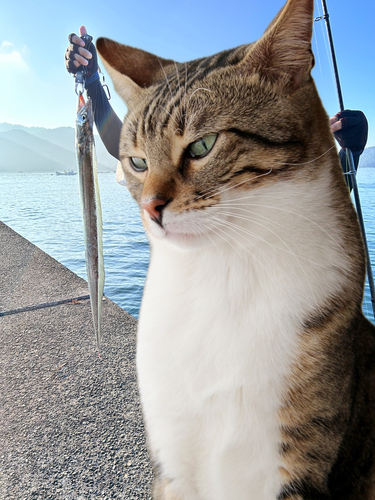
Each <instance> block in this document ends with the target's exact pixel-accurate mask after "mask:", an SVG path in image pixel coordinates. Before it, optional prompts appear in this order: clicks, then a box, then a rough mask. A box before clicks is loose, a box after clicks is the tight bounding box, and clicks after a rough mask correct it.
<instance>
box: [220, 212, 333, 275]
mask: <svg viewBox="0 0 375 500" xmlns="http://www.w3.org/2000/svg"><path fill="white" fill-rule="evenodd" d="M220 214H222V215H228V216H230V217H233V218H236V219H240V220H247V221H250V222H251V223H252V224H255V225H257V226H260V227H261V228H263V229H266V230H267V231H269V232H270V233H271V234H272V235H273V236H275V237H276V238H277V239H278V240H280V241H281V243H283V245H285V247H286V248H282V247H279V246H278V245H274V244H273V243H271V242H269V241H267V240H266V239H264V238H262V237H260V236H259V235H257V234H256V233H252V232H251V231H249V230H248V229H245V228H242V227H241V226H237V225H236V227H238V228H239V229H241V230H242V231H244V232H246V233H247V234H249V235H250V236H253V237H255V238H257V239H258V240H260V241H263V242H264V243H266V244H268V245H270V246H272V247H273V248H276V249H277V250H280V251H282V252H285V253H288V254H290V255H293V256H294V257H296V259H303V260H306V261H307V262H310V263H312V264H315V265H317V266H321V267H324V266H323V265H322V264H321V263H319V262H314V261H313V260H311V259H310V258H308V257H302V256H297V255H296V253H295V252H293V250H292V249H291V248H290V246H289V245H288V244H287V243H286V241H285V240H283V239H282V238H281V236H279V235H278V234H277V233H275V231H273V230H272V229H271V228H270V227H268V226H267V225H265V224H262V223H260V222H258V221H257V220H256V215H254V218H252V217H248V216H241V215H238V214H235V213H233V212H225V211H220ZM279 226H280V225H279Z"/></svg>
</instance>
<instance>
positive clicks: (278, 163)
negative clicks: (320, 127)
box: [276, 145, 336, 165]
mask: <svg viewBox="0 0 375 500" xmlns="http://www.w3.org/2000/svg"><path fill="white" fill-rule="evenodd" d="M334 148H336V145H333V146H332V147H331V148H329V149H327V151H326V152H325V153H323V154H321V155H320V156H317V157H316V158H314V159H313V160H309V161H305V162H302V163H284V162H276V163H277V165H308V164H309V163H314V161H316V160H319V159H320V158H322V157H323V156H325V155H326V154H328V153H329V152H330V151H332V149H334Z"/></svg>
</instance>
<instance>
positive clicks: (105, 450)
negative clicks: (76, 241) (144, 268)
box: [0, 222, 152, 500]
mask: <svg viewBox="0 0 375 500" xmlns="http://www.w3.org/2000/svg"><path fill="white" fill-rule="evenodd" d="M87 296H88V287H87V283H86V282H85V281H84V280H83V279H81V278H79V277H78V276H77V275H75V274H74V273H72V272H71V271H69V270H68V269H67V268H66V267H64V266H63V265H61V264H60V263H58V262H57V261H55V260H54V259H53V258H51V257H50V256H48V255H47V254H45V253H44V252H42V251H41V250H40V249H39V248H37V247H36V246H35V245H33V244H31V243H30V242H29V241H27V240H25V239H24V238H22V237H21V236H20V235H19V234H17V233H15V232H14V231H13V230H12V229H10V228H9V227H8V226H6V225H5V224H3V223H1V222H0V499H1V500H21V499H22V500H29V499H42V500H54V499H63V500H68V499H69V500H70V499H72V500H89V499H112V498H113V499H126V500H133V499H146V500H147V499H149V498H150V485H151V481H152V471H151V465H150V462H149V459H148V456H147V452H146V449H145V435H144V427H143V422H142V414H141V408H140V403H139V396H138V391H137V381H136V373H135V332H136V320H135V319H134V318H133V317H132V316H130V315H129V314H127V313H126V312H125V311H123V310H122V309H121V308H120V307H118V306H117V305H116V304H114V303H113V302H111V301H110V300H109V299H107V298H105V299H104V301H103V313H102V318H103V319H102V331H103V341H102V348H101V352H100V356H101V357H100V358H99V357H98V352H97V347H96V340H95V337H94V331H93V326H92V318H91V309H90V302H89V300H88V298H87Z"/></svg>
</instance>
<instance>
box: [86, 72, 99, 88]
mask: <svg viewBox="0 0 375 500" xmlns="http://www.w3.org/2000/svg"><path fill="white" fill-rule="evenodd" d="M96 80H99V73H98V71H95V73H93V74H92V75H90V76H89V77H88V78H86V82H85V83H86V85H90V83H93V82H95V81H96Z"/></svg>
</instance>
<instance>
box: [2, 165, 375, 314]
mask: <svg viewBox="0 0 375 500" xmlns="http://www.w3.org/2000/svg"><path fill="white" fill-rule="evenodd" d="M357 179H358V184H359V189H360V198H361V204H362V211H363V216H364V220H365V225H366V232H367V240H368V243H369V248H370V255H371V261H372V263H373V266H372V267H373V269H374V274H375V205H374V202H373V199H374V193H375V169H362V170H361V169H359V173H358V177H357ZM99 184H100V196H101V202H102V210H103V247H104V260H105V272H106V284H105V290H104V292H105V295H106V296H107V297H109V298H110V299H111V300H113V301H114V302H116V303H117V304H118V305H120V306H121V307H122V308H124V309H125V310H126V311H128V312H129V313H130V314H132V315H133V316H135V317H138V311H139V306H140V301H141V297H142V290H143V286H144V282H145V277H146V272H147V267H148V261H149V247H148V242H147V238H146V236H145V234H144V231H143V228H142V224H141V220H140V216H139V210H138V207H137V205H136V204H135V202H134V201H133V200H132V198H131V196H130V194H129V193H128V191H127V189H126V188H124V187H122V186H120V185H119V184H117V183H116V182H115V175H114V174H113V173H101V174H99ZM0 220H2V221H3V222H4V223H5V224H7V225H8V226H10V227H11V228H13V229H14V230H15V231H17V232H18V233H20V234H21V235H22V236H24V237H25V238H27V239H28V240H29V241H31V242H32V243H34V244H35V245H37V246H38V247H39V248H41V249H42V250H44V251H45V252H46V253H48V254H49V255H51V256H52V257H54V258H55V259H56V260H58V261H59V262H61V263H62V264H64V265H65V266H66V267H68V268H69V269H71V270H72V271H74V272H75V273H76V274H78V275H79V276H81V277H82V278H84V279H86V268H85V255H84V247H83V232H82V218H81V205H80V200H79V190H78V178H77V176H56V175H55V174H45V173H43V174H20V173H19V174H0ZM0 244H1V242H0ZM363 309H364V312H365V314H366V316H367V317H368V318H370V319H372V320H373V316H372V308H371V300H370V292H369V289H368V286H367V285H366V291H365V301H364V306H363Z"/></svg>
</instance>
